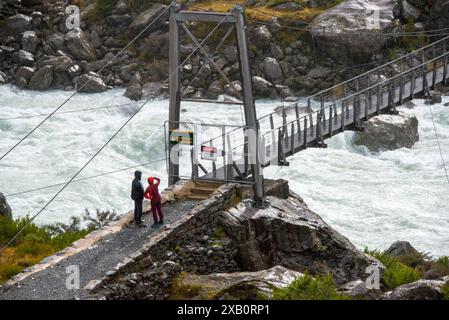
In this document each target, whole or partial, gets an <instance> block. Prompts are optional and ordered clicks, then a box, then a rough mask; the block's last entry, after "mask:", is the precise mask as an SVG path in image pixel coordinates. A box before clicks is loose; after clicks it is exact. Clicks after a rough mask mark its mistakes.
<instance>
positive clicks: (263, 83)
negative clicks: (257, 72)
mask: <svg viewBox="0 0 449 320" xmlns="http://www.w3.org/2000/svg"><path fill="white" fill-rule="evenodd" d="M253 88H254V92H255V94H256V97H269V96H270V94H271V92H272V91H273V84H272V83H271V82H269V81H268V80H266V79H264V78H262V77H258V76H253Z"/></svg>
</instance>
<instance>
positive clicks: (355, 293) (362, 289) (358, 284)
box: [338, 279, 368, 297]
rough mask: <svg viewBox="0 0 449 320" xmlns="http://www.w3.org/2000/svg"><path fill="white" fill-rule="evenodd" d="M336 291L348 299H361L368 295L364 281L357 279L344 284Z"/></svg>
mask: <svg viewBox="0 0 449 320" xmlns="http://www.w3.org/2000/svg"><path fill="white" fill-rule="evenodd" d="M338 291H339V292H340V293H342V294H344V295H347V296H350V297H361V296H364V295H366V294H367V293H368V288H367V287H366V284H365V282H364V281H362V280H360V279H358V280H354V281H350V282H348V283H345V284H344V285H342V286H341V287H339V288H338Z"/></svg>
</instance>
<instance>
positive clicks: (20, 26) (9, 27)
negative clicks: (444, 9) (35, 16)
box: [4, 14, 32, 35]
mask: <svg viewBox="0 0 449 320" xmlns="http://www.w3.org/2000/svg"><path fill="white" fill-rule="evenodd" d="M31 21H32V18H31V17H29V16H26V15H24V14H16V15H14V16H12V17H8V18H7V19H6V20H5V24H4V28H5V31H6V33H7V34H12V35H19V34H21V33H22V32H25V31H27V30H29V29H30V26H31Z"/></svg>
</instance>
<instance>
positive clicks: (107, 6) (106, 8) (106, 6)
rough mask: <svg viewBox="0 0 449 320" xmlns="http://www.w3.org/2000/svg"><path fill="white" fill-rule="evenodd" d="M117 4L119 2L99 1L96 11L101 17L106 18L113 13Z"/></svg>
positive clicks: (111, 0)
mask: <svg viewBox="0 0 449 320" xmlns="http://www.w3.org/2000/svg"><path fill="white" fill-rule="evenodd" d="M116 3H117V0H97V3H96V5H95V9H96V10H97V13H98V14H99V15H102V16H104V17H105V16H108V15H109V14H110V13H111V11H112V9H113V8H114V6H115V4H116Z"/></svg>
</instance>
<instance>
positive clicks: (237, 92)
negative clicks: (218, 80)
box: [225, 80, 243, 97]
mask: <svg viewBox="0 0 449 320" xmlns="http://www.w3.org/2000/svg"><path fill="white" fill-rule="evenodd" d="M225 93H226V94H227V95H229V96H233V97H240V96H241V95H242V93H243V87H242V83H241V82H240V81H239V80H236V81H232V82H231V85H229V84H227V85H226V86H225Z"/></svg>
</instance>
